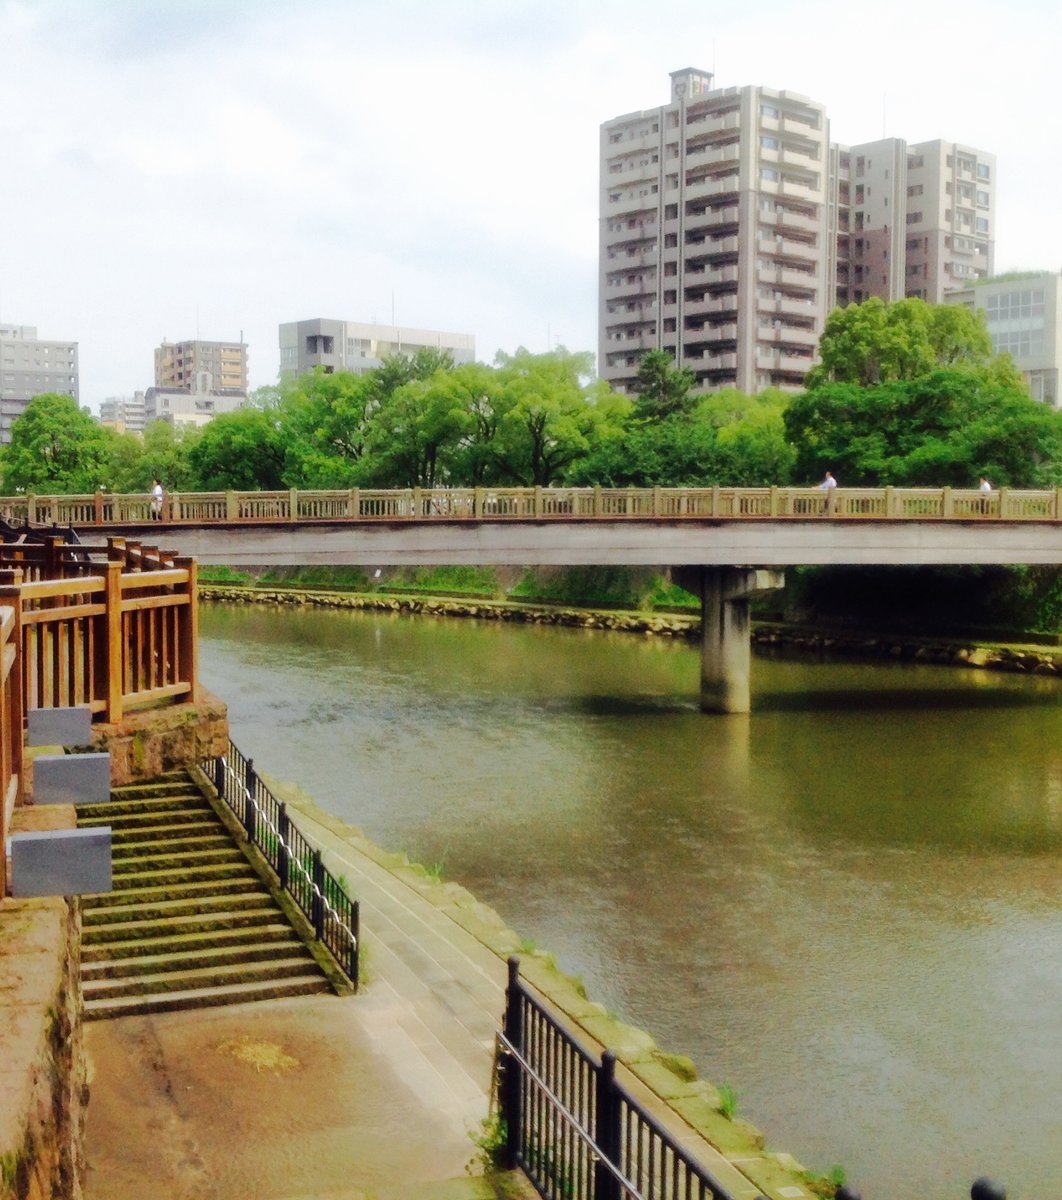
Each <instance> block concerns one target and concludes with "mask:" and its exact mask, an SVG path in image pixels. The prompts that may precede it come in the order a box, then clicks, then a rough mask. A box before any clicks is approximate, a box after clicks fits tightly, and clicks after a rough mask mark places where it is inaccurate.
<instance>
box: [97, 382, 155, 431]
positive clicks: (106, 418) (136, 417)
mask: <svg viewBox="0 0 1062 1200" xmlns="http://www.w3.org/2000/svg"><path fill="white" fill-rule="evenodd" d="M100 424H101V425H106V426H107V427H108V428H110V429H116V430H117V431H118V432H119V433H143V432H144V426H145V425H146V424H147V413H146V407H145V403H144V393H143V392H134V393H133V395H132V396H108V397H107V399H106V400H102V401H101V402H100Z"/></svg>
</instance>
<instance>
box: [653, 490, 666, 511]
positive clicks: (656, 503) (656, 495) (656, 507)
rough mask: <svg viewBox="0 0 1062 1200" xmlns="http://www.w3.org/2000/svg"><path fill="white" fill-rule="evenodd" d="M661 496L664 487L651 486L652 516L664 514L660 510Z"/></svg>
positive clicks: (661, 504)
mask: <svg viewBox="0 0 1062 1200" xmlns="http://www.w3.org/2000/svg"><path fill="white" fill-rule="evenodd" d="M663 498H664V489H663V488H662V487H655V488H653V516H654V517H662V516H663V515H664V514H663V511H662V510H663V507H664V505H663V503H662V501H663Z"/></svg>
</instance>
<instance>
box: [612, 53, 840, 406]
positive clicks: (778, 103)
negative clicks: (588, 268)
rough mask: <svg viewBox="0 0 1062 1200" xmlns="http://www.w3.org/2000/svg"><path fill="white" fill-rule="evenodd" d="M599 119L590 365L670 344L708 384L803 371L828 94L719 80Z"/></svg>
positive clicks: (794, 380)
mask: <svg viewBox="0 0 1062 1200" xmlns="http://www.w3.org/2000/svg"><path fill="white" fill-rule="evenodd" d="M671 84H672V97H671V101H670V102H669V103H668V104H664V105H661V106H660V107H659V108H655V109H650V110H648V111H646V112H636V113H631V114H628V115H627V116H623V117H617V118H616V119H615V120H612V121H607V122H606V123H605V124H604V125H603V126H602V127H601V276H600V285H601V286H600V301H599V331H600V336H599V360H598V363H599V366H598V370H599V374H600V375H601V377H602V378H603V379H605V380H607V381H608V382H610V383H612V384H613V385H614V386H616V387H621V388H628V389H629V387H630V386H631V384H632V383H633V382H634V378H635V375H636V373H637V369H638V363H639V361H640V359H641V356H642V355H643V354H644V353H645V352H646V351H647V350H652V349H657V348H661V349H664V350H667V351H668V352H669V353H670V354H671V355H672V357H673V358H674V360H675V362H676V364H677V365H678V366H681V367H687V368H689V369H690V370H692V371H693V373H694V375H695V376H696V379H697V383H698V385H699V386H700V387H701V388H703V389H706V390H707V389H715V388H719V387H724V386H728V385H730V386H736V387H739V388H741V389H742V390H744V391H758V390H760V389H761V388H765V387H772V386H780V387H795V386H799V384H800V382H801V380H802V379H803V378H804V375H805V373H806V372H807V370H808V368H809V367H810V366H811V363H812V358H813V355H814V353H815V347H816V345H817V342H818V336H819V332H820V330H821V328H822V324H823V321H824V319H825V315H826V311H827V303H828V293H829V290H830V289H829V281H828V279H827V274H826V260H827V253H826V248H827V206H828V198H829V192H828V184H829V131H828V125H827V121H826V113H825V110H824V108H823V107H822V105H821V104H816V103H815V102H814V101H812V100H809V99H807V98H806V97H804V96H798V95H795V94H794V93H792V92H778V91H773V90H771V89H769V88H765V87H740V88H724V89H716V90H713V88H712V76H711V75H710V74H709V73H707V72H705V71H698V70H695V69H693V68H688V69H686V70H682V71H675V72H673V73H672V75H671Z"/></svg>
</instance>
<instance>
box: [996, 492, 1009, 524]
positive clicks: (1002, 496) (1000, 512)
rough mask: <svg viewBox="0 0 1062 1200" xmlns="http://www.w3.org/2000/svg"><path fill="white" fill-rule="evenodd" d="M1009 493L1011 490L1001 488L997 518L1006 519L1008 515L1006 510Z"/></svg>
mask: <svg viewBox="0 0 1062 1200" xmlns="http://www.w3.org/2000/svg"><path fill="white" fill-rule="evenodd" d="M1009 491H1010V488H1006V487H1001V488H1000V489H999V510H998V511H997V513H996V516H998V517H1005V516H1006V515H1007V514H1006V511H1005V510H1006V507H1007V493H1008V492H1009Z"/></svg>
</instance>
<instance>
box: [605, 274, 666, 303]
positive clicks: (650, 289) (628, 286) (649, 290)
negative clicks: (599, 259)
mask: <svg viewBox="0 0 1062 1200" xmlns="http://www.w3.org/2000/svg"><path fill="white" fill-rule="evenodd" d="M655 292H656V283H655V281H653V280H651V279H649V280H647V279H641V280H636V281H635V282H633V283H606V284H605V290H604V293H603V295H602V299H603V300H605V301H606V302H607V301H609V300H620V299H623V298H625V297H627V296H648V295H652V294H654V293H655Z"/></svg>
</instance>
